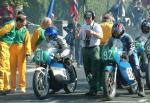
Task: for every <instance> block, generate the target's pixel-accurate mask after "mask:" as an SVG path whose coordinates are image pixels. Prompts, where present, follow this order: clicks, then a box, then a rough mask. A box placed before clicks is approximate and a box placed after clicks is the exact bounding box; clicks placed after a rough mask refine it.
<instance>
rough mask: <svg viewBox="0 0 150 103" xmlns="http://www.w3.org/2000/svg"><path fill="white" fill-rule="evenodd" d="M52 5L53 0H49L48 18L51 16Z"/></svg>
mask: <svg viewBox="0 0 150 103" xmlns="http://www.w3.org/2000/svg"><path fill="white" fill-rule="evenodd" d="M53 7H54V0H50V4H49V8H48V12H47V17H50V18H51V17H52V13H53Z"/></svg>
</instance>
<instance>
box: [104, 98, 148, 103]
mask: <svg viewBox="0 0 150 103" xmlns="http://www.w3.org/2000/svg"><path fill="white" fill-rule="evenodd" d="M147 100H148V99H140V100H139V101H138V102H139V103H149V102H147ZM106 102H108V103H137V102H135V101H106Z"/></svg>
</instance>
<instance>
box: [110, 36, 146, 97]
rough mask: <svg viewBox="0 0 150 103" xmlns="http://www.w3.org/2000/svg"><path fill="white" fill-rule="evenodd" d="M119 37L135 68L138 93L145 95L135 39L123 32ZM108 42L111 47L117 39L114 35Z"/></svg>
mask: <svg viewBox="0 0 150 103" xmlns="http://www.w3.org/2000/svg"><path fill="white" fill-rule="evenodd" d="M118 39H119V40H120V41H121V43H122V48H123V51H126V52H127V55H128V57H129V63H130V65H131V67H132V68H133V73H134V75H135V78H136V80H137V82H138V87H139V93H138V95H139V96H142V97H143V96H144V95H145V93H144V85H143V83H142V76H141V70H140V66H139V60H138V56H137V51H136V50H135V46H134V40H133V39H132V37H131V36H130V35H129V34H127V33H124V34H122V36H121V37H120V38H118ZM108 43H109V44H108V45H109V46H110V47H112V46H114V45H115V39H114V38H113V37H111V38H110V40H109V42H108ZM116 44H117V45H118V43H116ZM143 94H144V95H143Z"/></svg>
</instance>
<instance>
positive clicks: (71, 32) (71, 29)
mask: <svg viewBox="0 0 150 103" xmlns="http://www.w3.org/2000/svg"><path fill="white" fill-rule="evenodd" d="M64 30H65V31H66V32H67V35H66V36H65V40H66V42H67V44H68V45H69V46H70V58H72V59H73V60H75V25H74V24H73V23H69V24H68V25H67V26H66V27H64Z"/></svg>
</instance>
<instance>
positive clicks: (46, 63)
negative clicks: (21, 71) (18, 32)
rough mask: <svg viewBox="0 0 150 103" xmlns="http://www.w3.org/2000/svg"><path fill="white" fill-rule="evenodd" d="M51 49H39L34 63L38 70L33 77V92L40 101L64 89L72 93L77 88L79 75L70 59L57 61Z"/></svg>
mask: <svg viewBox="0 0 150 103" xmlns="http://www.w3.org/2000/svg"><path fill="white" fill-rule="evenodd" d="M54 51H56V50H52V49H51V48H50V49H48V50H47V51H45V50H42V49H38V50H37V51H35V53H34V57H33V61H34V62H35V63H36V70H35V72H34V75H33V91H34V94H35V96H36V97H37V98H38V99H45V98H47V96H48V94H49V93H50V92H51V93H54V92H57V91H59V90H60V89H64V91H65V92H66V93H72V92H74V91H75V89H76V86H77V73H76V70H75V67H74V66H73V64H72V62H71V60H70V59H69V58H60V59H56V58H55V57H54Z"/></svg>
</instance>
